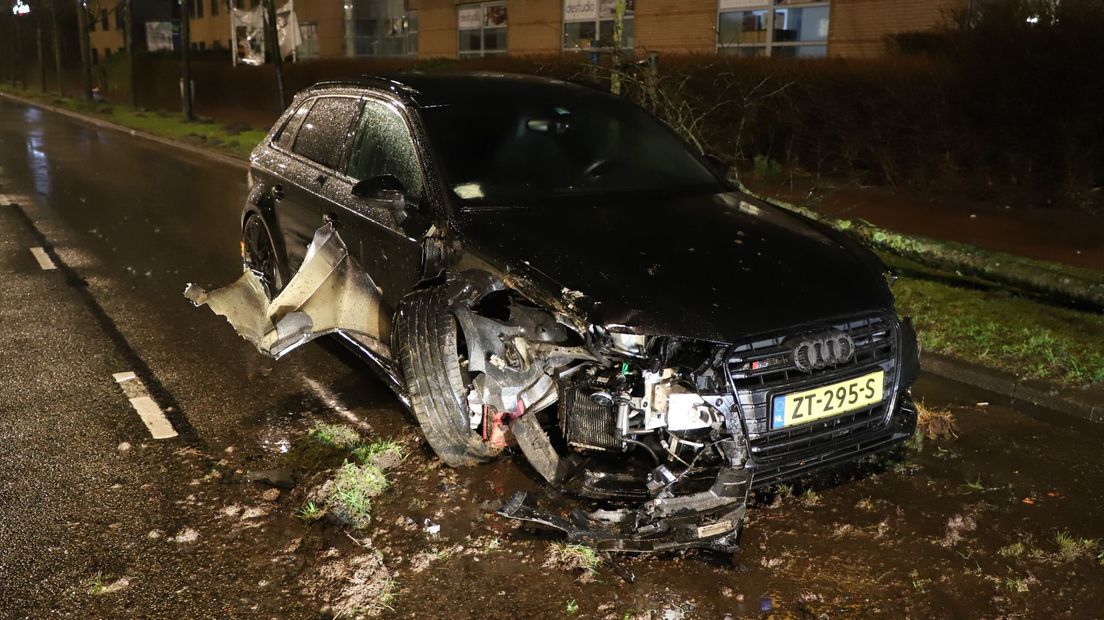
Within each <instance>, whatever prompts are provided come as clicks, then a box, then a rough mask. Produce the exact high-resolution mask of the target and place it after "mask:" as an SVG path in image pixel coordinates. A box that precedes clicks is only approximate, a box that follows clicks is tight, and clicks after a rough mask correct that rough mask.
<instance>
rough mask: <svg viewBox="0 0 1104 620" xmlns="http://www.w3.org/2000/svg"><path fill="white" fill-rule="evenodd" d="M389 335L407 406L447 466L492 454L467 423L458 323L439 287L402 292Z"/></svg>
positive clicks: (472, 462)
mask: <svg viewBox="0 0 1104 620" xmlns="http://www.w3.org/2000/svg"><path fill="white" fill-rule="evenodd" d="M394 334H395V340H394V342H395V345H396V347H397V348H398V351H399V355H398V357H399V363H400V364H401V365H402V371H403V376H404V378H405V380H406V390H407V394H408V395H409V396H410V405H411V409H413V411H414V416H415V417H416V418H417V419H418V424H420V425H421V427H422V433H423V434H424V435H425V438H426V441H428V442H429V445H430V447H431V448H433V451H434V452H436V453H437V456H439V457H440V458H441V460H442V461H444V462H445V464H446V465H449V466H451V467H463V466H465V465H476V464H478V463H484V462H486V461H489V460H490V459H492V458H494V457H495V455H497V454H498V449H496V448H492V447H491V446H489V445H487V444H486V443H485V442H484V441H483V439H482V437H480V436H479V435H478V434H477V433H475V432H474V431H472V430H471V427H470V426H469V425H468V420H469V415H468V413H469V412H468V406H467V390H468V387H467V385H466V381H465V373H464V372H463V370H462V369H461V366H460V354H459V351H458V348H457V346H458V343H459V342H460V340H459V337H458V334H459V325H458V324H457V321H456V317H454V316H453V314H452V312H450V311H449V309H448V304H447V303H446V301H445V294H444V289H442V288H432V289H426V290H424V291H417V292H414V293H411V294H410V295H407V296H406V297H405V298H404V299H403V300H402V302H401V303H400V304H399V311H398V313H397V315H396V317H395V332H394Z"/></svg>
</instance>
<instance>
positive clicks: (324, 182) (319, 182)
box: [314, 174, 330, 185]
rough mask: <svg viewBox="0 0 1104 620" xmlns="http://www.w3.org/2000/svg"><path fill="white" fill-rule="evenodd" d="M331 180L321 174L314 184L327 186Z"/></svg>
mask: <svg viewBox="0 0 1104 620" xmlns="http://www.w3.org/2000/svg"><path fill="white" fill-rule="evenodd" d="M329 179H330V177H328V176H326V175H324V174H320V175H318V176H317V177H315V178H314V182H315V183H318V184H319V185H325V184H326V181H328V180H329Z"/></svg>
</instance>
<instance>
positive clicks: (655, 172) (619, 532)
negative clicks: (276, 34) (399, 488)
mask: <svg viewBox="0 0 1104 620" xmlns="http://www.w3.org/2000/svg"><path fill="white" fill-rule="evenodd" d="M249 174H250V192H249V197H248V201H247V203H246V205H245V209H244V212H243V214H242V231H243V238H244V242H243V248H244V250H243V256H244V263H245V267H246V269H245V270H244V273H243V275H242V278H241V279H240V280H238V281H237V282H236V283H234V284H232V285H230V286H228V287H225V288H222V289H219V290H216V291H212V292H210V293H207V292H206V291H203V290H202V289H199V288H198V287H195V286H190V287H189V289H188V291H187V292H186V294H187V295H188V297H189V298H191V299H192V301H193V302H195V303H197V304H204V303H206V304H208V305H209V306H210V307H211V308H212V309H213V310H214V311H215V312H217V313H219V314H222V315H225V316H226V317H227V318H228V319H229V320H230V322H231V323H232V324H233V326H234V327H235V328H236V329H237V330H238V332H239V333H240V334H241V335H242V336H244V337H245V338H247V339H249V340H250V341H251V342H253V343H254V344H256V345H257V347H258V348H259V349H261V350H262V351H263V352H265V353H267V354H269V355H271V356H273V357H276V358H279V357H280V356H282V355H284V354H286V353H287V352H288V351H290V350H292V349H293V348H294V347H296V346H298V345H299V344H302V343H304V342H307V341H309V340H311V339H313V338H316V337H318V336H321V335H325V334H334V335H336V336H337V337H339V338H340V339H341V340H342V341H344V342H345V343H346V344H348V345H349V346H350V347H353V348H354V349H355V350H356V351H358V352H359V353H360V354H361V355H362V356H363V357H364V358H365V359H366V360H367V361H368V362H369V364H370V366H371V367H372V368H373V369H374V370H376V371H377V372H378V374H379V375H380V376H381V377H382V378H383V379H384V380H385V381H386V382H387V383H388V385H389V386H390V387H391V388H392V389H393V390H394V392H395V393H396V394H397V395H398V397H399V398H400V399H401V400H402V401H403V402H404V403H405V404H406V405H407V406H408V407H409V408H410V409H411V411H412V412H413V414H414V415H415V416H416V418H417V420H418V422H419V423H420V424H421V427H422V430H423V432H424V434H425V438H426V440H427V441H428V443H429V445H430V446H431V447H432V448H433V449H434V450H435V451H436V453H437V455H439V457H440V458H441V459H442V460H443V461H444V462H445V463H447V464H449V465H452V466H464V465H471V464H475V463H479V462H482V461H487V460H489V459H492V458H494V457H495V456H496V455H498V454H499V453H500V452H502V451H503V450H505V449H509V448H511V447H515V446H516V448H517V449H518V450H519V451H520V453H521V454H522V455H524V457H525V459H526V460H527V461H528V463H529V464H530V465H531V466H532V468H533V470H534V471H535V472H536V474H537V475H539V476H540V477H542V478H543V479H544V480H545V481H547V483H548V485H550V487H551V488H554V489H555V490H556V493H555V494H552V495H550V494H541V502H544V504H549V505H544V504H540V503H537V502H534V498H533V497H530V496H527V495H526V494H524V493H519V494H517V495H515V496H514V497H512V498H510V500H509V501H507V502H506V503H505V505H504V506H503V507H502V508H501V510H500V514H502V515H504V516H506V517H511V518H518V519H524V520H529V521H534V522H538V523H542V524H544V525H547V526H550V527H553V528H557V529H560V530H562V531H563V532H565V533H566V534H567V536H568V538H569V539H571V540H574V541H581V542H586V543H588V544H591V545H594V546H596V547H598V548H601V549H607V550H614V551H630V552H631V551H652V550H662V549H670V548H679V547H693V546H697V547H709V548H714V549H721V550H732V549H734V548H735V546H736V542H737V538H738V534H739V529H740V526H741V524H742V522H743V517H744V510H745V504H746V500H747V497H748V494H749V492H750V491H752V490H754V489H756V488H760V487H763V486H767V485H772V484H776V483H778V482H781V481H783V480H787V479H790V478H794V477H798V476H803V475H805V474H808V473H811V472H813V471H815V470H818V469H821V468H825V467H827V466H830V465H836V464H841V463H846V462H849V461H854V460H856V459H859V458H860V457H864V456H866V455H869V454H873V453H876V452H879V451H884V450H887V449H889V448H891V447H894V446H895V445H897V444H899V443H900V442H902V441H904V440H905V439H907V438H908V437H909V436H910V435H911V434H912V432H913V430H914V428H915V424H916V414H915V409H914V406H913V404H912V402H911V400H910V397H909V386H910V385H911V384H912V382H913V381H914V379H915V378H916V375H917V372H918V346H917V343H916V337H915V334H914V332H913V330H912V328H911V326H910V324H909V323H908V322H907V321H902V320H901V319H900V318H899V317H898V316H897V314H896V313H895V311H894V303H893V296H892V294H891V292H890V282H891V280H890V278H889V276H888V274H887V273H886V269H885V267H884V266H883V265H882V264H881V263H880V261H879V260H878V259H877V258H876V257H875V256H873V255H872V254H871V253H870V252H868V251H867V250H865V249H863V248H862V247H860V246H859V245H857V244H856V243H854V242H853V241H852V240H851V239H849V238H847V237H846V236H844V235H842V234H840V233H838V232H836V231H834V230H831V229H829V228H826V227H824V226H822V225H820V224H818V223H816V222H813V221H810V220H808V219H806V218H804V217H801V216H800V215H797V214H795V213H792V212H790V211H787V210H784V209H782V208H779V207H776V206H772V205H771V204H768V203H766V202H764V201H762V200H759V199H756V198H753V197H750V196H748V195H745V194H744V193H741V192H740V191H738V189H737V188H735V187H734V186H733V185H732V184H730V183H729V181H728V180H727V178H726V175H725V173H724V170H722V169H720V168H719V167H718V166H717V164H716V160H715V159H713V158H710V157H707V156H706V155H704V154H702V153H700V152H697V151H696V150H695V149H694V148H692V147H691V146H689V144H688V143H687V142H686V141H684V140H683V139H682V138H680V137H679V135H678V134H677V133H676V132H675V131H673V130H672V129H671V128H669V127H667V126H666V125H664V124H663V123H662V122H660V121H658V120H657V119H656V118H654V117H653V116H651V115H650V114H649V113H647V112H646V111H645V110H643V109H642V108H640V107H638V106H636V105H634V104H633V103H631V102H629V101H627V100H625V99H623V98H620V97H616V96H613V95H611V94H609V93H605V92H602V91H599V90H597V89H593V88H590V87H587V86H583V85H576V84H571V83H566V82H561V81H555V80H549V79H541V78H536V77H522V76H513V75H499V74H447V75H444V74H435V75H428V74H417V73H411V74H403V75H397V76H393V77H391V78H387V79H383V78H366V79H361V80H355V81H349V82H332V83H323V84H318V85H316V86H314V87H312V88H309V89H307V90H305V91H303V92H301V93H299V94H298V95H297V96H296V98H295V101H294V103H293V104H292V105H291V106H290V107H289V108H288V110H287V112H286V113H285V114H284V115H283V116H282V117H281V118H280V119H279V121H278V122H277V123H276V125H275V126H274V127H273V129H272V131H271V132H270V134H269V135H268V137H266V138H265V139H264V141H263V142H262V143H261V144H260V145H259V146H258V147H257V148H256V150H255V151H254V152H253V154H252V157H251V159H250V173H249ZM550 497H553V499H549V498H550ZM555 498H564V499H563V502H564V503H563V504H559V503H558V502H559V500H557V499H555Z"/></svg>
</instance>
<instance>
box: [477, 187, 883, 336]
mask: <svg viewBox="0 0 1104 620" xmlns="http://www.w3.org/2000/svg"><path fill="white" fill-rule="evenodd" d="M458 224H459V230H460V234H461V240H462V243H463V245H464V247H465V249H466V250H467V251H470V252H472V253H474V254H475V255H477V256H479V257H480V258H481V259H482V260H484V261H487V262H488V263H490V264H491V265H493V266H495V267H496V268H498V269H501V270H502V271H504V272H508V273H511V274H516V275H522V276H524V277H526V278H528V279H530V280H532V281H534V282H535V283H537V284H539V285H540V286H543V287H546V288H548V289H549V290H548V291H547V293H548V294H550V295H554V296H556V297H565V298H569V299H568V300H569V301H573V302H574V303H573V305H574V306H575V307H576V308H579V309H582V310H583V312H584V313H585V315H586V317H585V318H586V320H588V321H589V322H591V323H593V324H598V325H603V326H606V327H610V328H612V329H614V330H615V331H631V332H635V333H643V334H654V335H669V336H683V337H688V338H700V339H703V340H711V341H715V342H736V341H739V340H740V339H743V338H747V337H748V336H751V335H755V334H759V333H767V332H775V331H782V330H786V329H793V328H796V327H799V326H801V325H805V324H809V323H814V322H818V321H823V320H825V319H829V318H835V317H841V316H846V315H853V314H858V313H863V312H871V311H884V310H887V309H891V308H892V307H893V298H892V295H891V294H890V292H889V289H888V286H887V285H886V283H885V280H884V279H883V277H882V275H881V273H880V270H881V268H880V262H879V261H878V260H877V258H875V257H874V256H873V255H872V254H871V253H870V252H868V251H867V250H865V249H863V248H862V247H861V246H859V245H858V244H856V243H854V242H852V241H850V240H849V239H847V238H846V237H845V236H843V235H841V234H839V233H837V232H835V231H833V230H831V229H829V228H827V227H824V226H822V225H819V224H816V223H815V222H812V221H811V220H808V219H807V218H804V217H801V216H799V215H797V214H794V213H792V212H789V211H786V210H783V209H781V208H778V207H774V206H771V205H769V204H767V203H764V202H762V201H759V200H755V199H751V198H749V197H746V196H743V195H741V194H739V193H735V192H733V193H723V194H712V195H702V196H696V197H689V198H678V199H673V200H672V199H666V200H663V199H658V198H653V199H642V200H638V201H634V202H629V203H625V202H622V203H619V204H589V205H587V204H583V205H579V204H576V205H573V206H568V207H561V206H547V207H532V208H486V207H480V208H473V209H468V210H465V212H464V213H462V214H461V215H460V216H459V221H458ZM580 294H581V295H580Z"/></svg>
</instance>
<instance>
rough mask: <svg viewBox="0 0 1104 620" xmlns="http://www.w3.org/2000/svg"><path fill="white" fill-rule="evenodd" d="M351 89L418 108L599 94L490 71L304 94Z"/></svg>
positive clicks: (358, 81) (415, 75)
mask: <svg viewBox="0 0 1104 620" xmlns="http://www.w3.org/2000/svg"><path fill="white" fill-rule="evenodd" d="M350 88H352V89H357V88H369V89H382V90H387V91H390V92H392V93H394V94H396V95H398V96H400V97H403V98H405V99H408V100H410V101H411V102H413V103H415V104H416V105H418V106H419V107H431V106H439V105H448V104H452V103H459V102H478V101H481V100H487V101H494V100H502V99H516V98H526V99H531V98H540V97H544V96H550V95H557V96H561V97H562V96H583V95H586V94H591V95H593V94H596V93H599V92H600V91H598V90H597V89H594V88H591V87H588V86H584V85H581V84H576V83H573V82H565V81H563V80H557V79H552V78H546V77H539V76H535V75H521V74H516V73H494V72H487V71H478V72H451V73H425V72H419V71H408V72H402V73H392V74H387V75H380V76H362V77H359V78H354V79H350V80H340V81H330V82H319V83H318V84H315V85H314V86H311V87H310V88H309V89H307V91H304V92H317V91H325V90H330V89H350Z"/></svg>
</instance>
